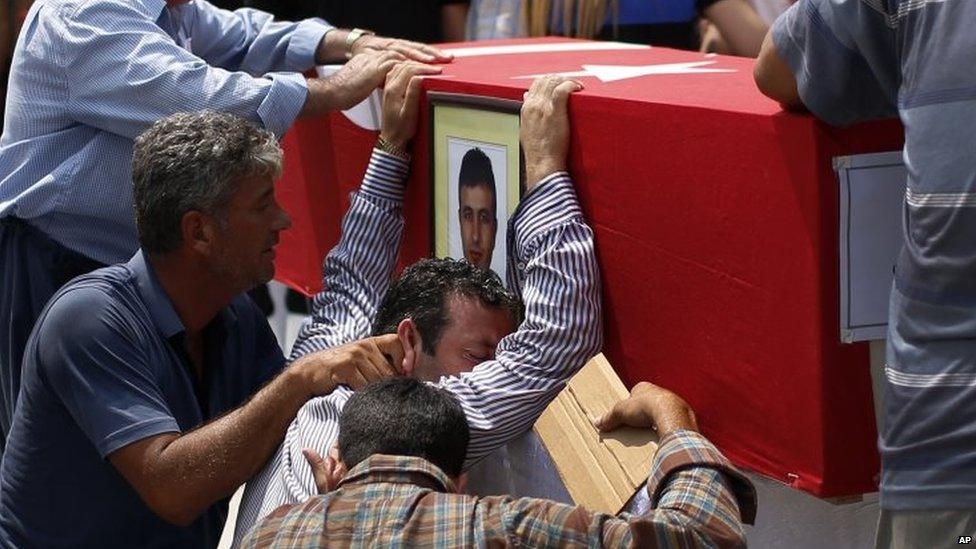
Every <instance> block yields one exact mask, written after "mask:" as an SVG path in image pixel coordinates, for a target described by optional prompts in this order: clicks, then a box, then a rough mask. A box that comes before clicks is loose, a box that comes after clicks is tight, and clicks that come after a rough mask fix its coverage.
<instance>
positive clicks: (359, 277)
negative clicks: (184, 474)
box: [234, 150, 603, 543]
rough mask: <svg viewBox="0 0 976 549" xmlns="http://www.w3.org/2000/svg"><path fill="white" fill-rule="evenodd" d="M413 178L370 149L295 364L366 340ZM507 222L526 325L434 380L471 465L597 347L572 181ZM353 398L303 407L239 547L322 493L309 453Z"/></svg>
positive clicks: (261, 477) (585, 239)
mask: <svg viewBox="0 0 976 549" xmlns="http://www.w3.org/2000/svg"><path fill="white" fill-rule="evenodd" d="M407 169H408V166H407V164H406V163H404V162H402V161H401V160H399V159H397V158H395V157H393V156H390V155H387V154H385V153H383V152H380V151H378V150H374V151H373V156H372V159H371V160H370V164H369V167H368V168H367V171H366V177H365V180H364V181H363V184H362V187H361V188H360V192H359V193H358V194H356V195H355V196H354V197H353V200H352V204H351V206H350V208H349V211H348V213H346V216H345V218H344V219H343V223H342V237H341V240H340V242H339V244H338V246H336V248H335V249H333V250H332V251H331V252H330V253H329V255H328V257H327V258H326V260H325V279H324V286H325V290H323V291H322V292H321V293H319V294H318V295H317V296H315V300H314V307H313V316H312V322H311V323H310V324H309V325H308V326H306V327H305V328H304V329H303V330H302V331H301V333H300V334H299V336H298V340H297V341H296V343H295V346H294V349H293V351H292V357H291V358H292V359H295V358H297V357H299V356H301V355H304V354H307V353H311V352H315V351H321V350H324V349H328V348H330V347H334V346H337V345H342V344H345V343H348V342H350V341H354V340H356V339H361V338H363V337H366V336H368V335H369V333H370V323H371V321H372V319H373V316H374V315H375V313H376V309H377V307H378V306H379V303H380V301H381V299H382V297H383V295H384V294H385V292H386V289H387V286H388V285H389V280H390V277H391V275H392V273H393V268H394V266H395V263H396V256H397V250H398V248H399V244H400V237H401V234H402V231H403V218H402V215H401V213H400V208H401V203H402V193H403V187H402V184H403V181H404V180H405V178H406V174H407ZM509 223H510V232H509V235H510V240H509V250H510V251H509V273H510V280H509V285H510V286H512V287H513V288H515V289H518V290H519V291H520V292H521V295H522V298H523V300H524V302H525V309H526V310H525V320H524V321H523V322H522V324H521V325H520V326H519V328H518V330H517V331H515V332H514V333H512V334H509V335H508V336H506V337H505V338H503V339H502V340H501V342H499V344H498V348H497V349H496V355H495V358H494V359H493V360H489V361H486V362H482V363H481V364H479V365H477V366H476V367H475V368H474V370H472V371H470V372H465V373H462V374H461V375H459V376H456V377H443V378H441V380H440V382H439V385H440V386H441V387H444V388H446V389H448V390H450V391H451V392H453V393H454V394H455V395H457V396H458V399H459V400H460V402H461V406H462V407H463V408H464V411H465V414H466V415H467V419H468V424H469V426H470V427H471V442H470V446H469V448H468V457H467V463H466V465H467V466H471V465H473V464H474V463H475V462H477V461H478V460H480V459H482V458H484V457H485V456H487V455H488V454H489V453H491V452H492V451H493V450H495V449H496V448H498V447H500V446H502V445H503V444H505V443H506V442H508V441H509V440H511V439H513V438H514V437H516V436H517V435H519V434H521V433H523V432H525V431H526V430H528V429H529V428H530V427H531V426H532V424H533V423H535V420H536V419H537V418H538V416H539V415H540V414H541V413H542V411H543V410H544V409H545V407H546V406H547V405H548V404H549V402H550V400H552V398H554V397H555V396H556V394H558V392H559V391H560V390H561V389H562V387H563V386H564V384H565V382H566V380H568V379H569V378H570V377H572V375H573V374H575V373H576V372H577V371H578V370H579V369H580V368H581V367H582V366H583V364H584V363H585V362H586V361H587V360H589V359H590V358H591V357H592V356H593V355H594V354H596V353H597V352H598V351H599V350H600V347H601V345H602V338H603V335H602V334H603V324H602V308H601V298H600V282H599V278H600V276H599V270H598V268H597V264H596V257H595V255H594V247H593V233H592V231H591V230H590V228H589V227H588V226H587V225H586V222H585V220H584V219H583V214H582V211H581V210H580V207H579V203H578V202H577V199H576V192H575V190H574V189H573V184H572V181H571V180H570V178H569V175H568V174H566V173H565V172H559V173H554V174H552V175H550V176H548V177H547V178H545V179H544V180H543V181H542V182H540V183H539V184H538V186H536V187H535V188H534V189H533V190H532V191H530V192H529V193H528V195H527V196H525V197H524V198H523V199H522V201H521V203H520V204H519V206H518V208H517V210H516V212H515V214H514V215H513V216H512V219H511V220H510V222H509ZM351 394H352V392H351V391H350V390H348V389H346V388H345V387H341V388H339V389H337V390H335V391H334V392H333V393H332V394H330V395H328V396H325V397H319V398H315V399H312V400H310V401H309V402H308V403H307V404H306V405H305V406H303V407H302V408H301V410H299V412H298V415H297V417H296V418H295V420H294V421H293V422H292V423H291V425H290V426H289V427H288V431H287V433H286V435H285V440H284V442H283V443H282V445H281V447H280V448H279V449H278V452H277V453H276V454H275V455H274V456H273V457H272V458H271V460H270V461H269V462H268V464H267V465H266V466H265V468H264V470H263V471H261V473H259V474H258V475H257V476H256V477H255V478H254V479H252V480H251V481H250V482H248V483H247V487H246V488H245V490H244V499H243V500H242V502H241V506H240V511H239V514H238V518H237V527H236V530H235V535H234V537H235V541H236V542H238V543H239V542H240V540H241V539H242V538H243V537H244V535H245V534H247V532H248V531H249V530H250V529H251V528H252V527H253V526H254V525H255V523H256V522H257V521H258V520H259V519H261V518H262V517H264V516H265V515H267V514H268V513H270V512H271V511H273V510H274V509H275V508H277V507H279V506H280V505H283V504H286V503H298V502H301V501H304V500H306V499H307V498H309V497H310V496H312V495H314V494H316V493H317V490H316V487H315V482H314V479H313V477H312V471H311V469H310V468H309V466H308V464H307V463H306V461H305V458H304V457H303V456H302V449H303V448H314V449H316V450H318V451H320V452H323V453H324V452H327V451H328V450H329V449H330V448H331V447H332V445H333V444H334V442H335V440H336V438H337V437H338V420H339V415H340V413H341V411H342V408H343V406H344V405H345V403H346V400H347V399H348V398H349V397H350V396H351Z"/></svg>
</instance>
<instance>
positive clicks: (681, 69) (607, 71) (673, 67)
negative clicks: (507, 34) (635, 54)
mask: <svg viewBox="0 0 976 549" xmlns="http://www.w3.org/2000/svg"><path fill="white" fill-rule="evenodd" d="M714 63H715V61H693V62H691V63H665V64H660V65H583V66H582V67H583V70H581V71H573V72H558V73H555V74H556V75H557V76H566V77H576V76H594V77H596V78H599V79H600V81H602V82H616V81H617V80H626V79H627V78H637V77H638V76H649V75H652V74H705V73H715V72H735V70H734V69H705V68H702V67H704V66H705V65H712V64H714ZM540 76H545V74H532V75H528V76H516V77H515V78H538V77H540Z"/></svg>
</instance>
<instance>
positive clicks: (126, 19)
mask: <svg viewBox="0 0 976 549" xmlns="http://www.w3.org/2000/svg"><path fill="white" fill-rule="evenodd" d="M150 4H151V2H145V1H143V0H59V1H58V2H57V5H58V12H59V13H60V15H61V18H62V19H63V20H64V22H65V23H66V24H68V25H70V27H69V28H70V29H72V35H73V36H74V37H75V38H82V37H85V36H94V35H101V34H104V32H105V31H108V30H113V29H120V28H124V27H127V26H130V25H131V24H132V23H133V22H138V23H140V24H149V25H155V23H156V20H157V19H158V18H159V16H160V15H161V14H162V12H163V7H164V5H165V4H162V3H160V5H159V6H158V9H153V8H152V7H150Z"/></svg>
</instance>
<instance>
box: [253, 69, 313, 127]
mask: <svg viewBox="0 0 976 549" xmlns="http://www.w3.org/2000/svg"><path fill="white" fill-rule="evenodd" d="M267 77H268V78H270V79H271V87H270V88H269V89H268V95H266V96H265V97H264V101H261V105H259V106H258V118H260V119H261V123H262V124H263V125H264V129H266V130H268V131H269V132H271V133H273V134H275V135H276V136H278V138H279V139H280V138H281V137H282V136H284V135H285V132H287V131H288V128H291V125H292V124H293V123H294V122H295V119H296V118H298V113H300V112H302V107H304V106H305V100H306V99H307V98H308V83H307V82H305V77H304V76H302V75H301V74H298V73H270V74H268V75H267Z"/></svg>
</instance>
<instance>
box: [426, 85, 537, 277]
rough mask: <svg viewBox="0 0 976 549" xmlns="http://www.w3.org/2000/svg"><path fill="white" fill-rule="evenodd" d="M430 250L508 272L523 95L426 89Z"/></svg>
mask: <svg viewBox="0 0 976 549" xmlns="http://www.w3.org/2000/svg"><path fill="white" fill-rule="evenodd" d="M428 104H429V109H428V112H429V113H430V126H429V127H430V132H431V139H430V174H431V175H430V179H431V181H430V185H431V190H432V192H431V193H430V196H431V201H432V204H431V211H433V214H434V215H433V216H432V224H433V226H432V230H431V232H430V234H431V238H432V242H431V249H432V250H433V252H434V255H435V257H451V258H454V259H466V260H468V261H470V262H471V263H473V264H476V265H479V266H481V267H488V268H491V269H492V270H493V271H495V273H497V274H498V275H499V276H500V277H501V278H502V280H505V279H506V274H507V273H506V266H507V259H508V258H507V241H508V219H509V218H510V217H511V215H512V214H513V213H514V212H515V208H516V207H517V206H518V202H519V200H520V199H521V197H522V189H523V183H522V179H523V173H524V168H523V161H522V154H521V151H520V146H519V112H520V110H521V108H522V103H521V102H520V101H512V100H505V99H498V98H493V97H483V96H472V95H464V94H453V93H438V92H431V93H429V94H428Z"/></svg>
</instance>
